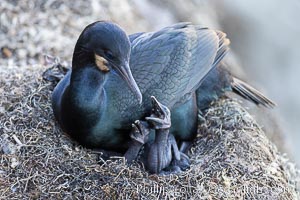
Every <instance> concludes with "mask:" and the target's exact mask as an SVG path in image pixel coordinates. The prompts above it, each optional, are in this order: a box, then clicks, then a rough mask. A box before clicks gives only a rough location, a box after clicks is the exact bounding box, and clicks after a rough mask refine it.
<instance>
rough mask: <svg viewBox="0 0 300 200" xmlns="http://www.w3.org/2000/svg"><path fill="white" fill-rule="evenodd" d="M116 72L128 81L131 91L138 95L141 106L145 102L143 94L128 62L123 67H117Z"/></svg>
mask: <svg viewBox="0 0 300 200" xmlns="http://www.w3.org/2000/svg"><path fill="white" fill-rule="evenodd" d="M116 70H117V72H118V73H119V74H120V75H121V77H122V78H123V79H124V80H125V81H126V83H127V84H128V86H129V88H130V89H131V91H132V92H133V93H134V94H135V95H136V97H137V99H138V102H139V104H141V103H142V100H143V98H142V93H141V91H140V88H139V87H138V85H137V84H136V82H135V80H134V78H133V76H132V73H131V71H130V68H129V64H128V62H125V64H123V65H121V66H117V67H116Z"/></svg>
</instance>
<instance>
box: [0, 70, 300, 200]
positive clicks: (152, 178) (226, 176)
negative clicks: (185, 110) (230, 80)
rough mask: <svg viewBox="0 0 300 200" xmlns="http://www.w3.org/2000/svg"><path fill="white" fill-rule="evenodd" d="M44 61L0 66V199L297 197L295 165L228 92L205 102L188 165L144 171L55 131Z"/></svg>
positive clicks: (297, 179) (297, 183)
mask: <svg viewBox="0 0 300 200" xmlns="http://www.w3.org/2000/svg"><path fill="white" fill-rule="evenodd" d="M45 69H46V67H45V66H42V65H39V66H28V67H22V68H17V67H10V68H6V69H3V68H1V70H0V74H1V75H0V88H1V91H0V94H1V102H0V111H1V112H0V131H1V136H0V156H1V160H0V183H1V184H0V194H1V196H0V199H13V198H15V199H24V198H29V199H75V198H77V199H157V198H162V199H164V198H169V199H176V198H178V199H186V198H192V199H193V198H194V199H200V198H202V199H221V198H222V199H227V198H228V199H232V198H237V199H240V198H241V199H296V198H297V197H298V196H297V195H299V188H297V187H299V171H298V170H297V169H296V168H295V167H294V165H293V164H292V163H290V162H289V161H288V160H287V159H286V158H284V157H282V156H281V155H280V154H279V153H278V151H277V149H276V147H275V146H274V145H273V144H272V143H271V142H270V141H269V140H268V139H267V138H266V136H265V134H264V133H263V131H262V130H261V128H260V127H259V126H258V125H257V123H256V122H255V120H254V119H253V118H252V117H251V116H250V115H249V114H248V113H247V112H246V111H245V110H244V109H243V108H242V107H241V106H240V105H239V103H238V102H236V101H234V100H231V99H221V100H219V101H218V102H215V103H214V104H212V106H211V108H209V109H208V110H207V111H206V112H205V113H204V119H201V121H202V122H201V125H200V126H199V130H198V136H197V139H196V140H195V142H194V145H193V147H192V148H191V150H190V152H189V156H190V158H191V163H192V164H191V168H190V169H189V170H187V171H185V172H182V173H180V174H173V175H168V176H160V175H151V174H148V173H147V172H146V171H145V170H144V169H143V167H142V166H140V165H139V164H137V163H134V164H133V165H130V166H128V165H127V164H126V163H125V160H124V158H123V157H112V158H111V159H110V160H106V161H105V160H103V159H102V157H101V154H99V152H96V151H93V150H91V149H86V148H84V147H82V146H80V145H78V144H77V143H76V142H74V141H72V140H71V139H70V138H69V137H68V136H67V135H66V134H65V133H63V132H62V131H61V129H60V128H59V127H58V125H57V124H56V122H55V120H54V116H53V113H52V109H51V102H50V97H51V92H52V90H53V88H54V84H53V83H52V82H49V81H44V80H43V79H42V76H41V75H42V73H43V71H45Z"/></svg>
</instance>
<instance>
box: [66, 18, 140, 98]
mask: <svg viewBox="0 0 300 200" xmlns="http://www.w3.org/2000/svg"><path fill="white" fill-rule="evenodd" d="M129 58H130V41H129V39H128V36H127V35H126V33H125V32H124V31H123V29H122V28H121V27H120V26H118V25H117V24H114V23H112V22H106V21H97V22H94V23H92V24H90V25H88V26H87V27H86V28H85V29H84V30H83V31H82V33H81V34H80V36H79V38H78V40H77V43H76V46H75V49H74V54H73V61H72V69H73V71H74V70H77V69H80V68H84V67H85V66H91V65H92V66H94V67H95V68H97V70H98V71H99V73H103V74H109V73H113V72H116V73H117V74H118V75H119V76H120V77H121V78H122V79H123V80H124V81H125V82H126V83H127V84H128V86H129V88H130V89H131V91H132V92H133V93H134V94H135V95H136V97H137V98H138V101H139V102H140V103H141V102H142V94H141V92H140V89H139V87H138V86H137V84H136V82H135V80H134V78H133V76H132V73H131V71H130V67H129Z"/></svg>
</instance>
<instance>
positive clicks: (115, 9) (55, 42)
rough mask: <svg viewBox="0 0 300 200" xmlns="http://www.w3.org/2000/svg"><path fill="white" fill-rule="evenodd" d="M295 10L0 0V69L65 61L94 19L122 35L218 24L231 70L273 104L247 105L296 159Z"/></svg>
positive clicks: (198, 2)
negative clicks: (108, 23)
mask: <svg viewBox="0 0 300 200" xmlns="http://www.w3.org/2000/svg"><path fill="white" fill-rule="evenodd" d="M299 10H300V1H299V0H287V1H281V0H251V1H240V0H189V1H188V0H122V1H119V0H86V1H62V0H37V1H30V0H22V1H21V0H20V1H18V0H1V1H0V48H1V59H0V67H1V68H5V67H7V66H10V65H17V66H20V67H22V66H23V65H28V64H31V65H34V64H41V63H44V55H45V54H50V55H53V56H55V57H59V58H60V59H61V61H65V62H67V63H70V61H71V58H72V57H71V56H72V53H73V47H74V45H75V42H76V40H77V38H78V35H79V34H80V32H81V31H82V29H83V28H84V27H85V26H86V25H87V24H89V23H91V22H93V21H96V20H112V21H115V22H117V23H118V24H120V25H121V26H122V27H124V29H125V30H126V31H127V32H128V33H129V34H130V33H134V32H141V31H154V30H157V29H159V28H162V27H164V26H167V25H170V24H173V23H176V22H180V21H191V22H193V23H195V24H202V25H204V26H208V27H210V28H214V29H220V30H222V31H224V32H226V33H227V34H228V37H229V39H230V40H231V49H232V51H231V53H230V55H229V56H228V58H227V59H228V62H229V63H231V65H232V66H233V73H235V74H237V75H239V76H242V77H243V79H246V80H247V81H248V82H250V83H251V84H253V85H254V86H256V87H257V88H258V89H260V90H261V91H263V92H264V93H265V94H266V95H267V96H268V97H270V98H271V99H273V100H274V101H275V102H277V104H278V107H277V108H276V109H274V110H272V111H269V110H264V109H256V110H255V108H253V105H247V106H249V110H250V111H251V112H253V113H254V115H256V116H257V121H258V122H259V123H261V124H262V127H263V128H264V129H265V131H266V133H267V135H268V136H269V137H270V138H271V140H272V141H273V142H274V143H275V144H277V146H278V148H280V150H281V151H282V152H287V153H288V154H290V155H292V157H293V158H294V159H295V160H296V161H297V162H298V164H300V154H297V152H299V151H300V134H299V133H298V132H299V131H298V130H300V101H299V100H298V98H300V87H299V86H300V80H299V76H300V66H299V64H298V63H299V62H298V59H300V39H299V36H300V23H299V20H300V12H299ZM253 110H255V111H253ZM257 112H258V113H257Z"/></svg>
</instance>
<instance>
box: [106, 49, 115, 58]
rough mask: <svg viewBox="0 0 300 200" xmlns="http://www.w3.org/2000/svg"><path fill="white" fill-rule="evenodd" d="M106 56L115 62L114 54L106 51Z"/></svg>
mask: <svg viewBox="0 0 300 200" xmlns="http://www.w3.org/2000/svg"><path fill="white" fill-rule="evenodd" d="M104 55H105V56H106V57H107V58H108V59H110V60H113V59H114V58H115V57H114V55H113V54H112V52H111V51H109V50H104Z"/></svg>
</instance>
